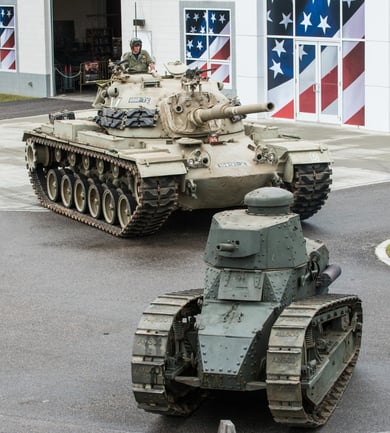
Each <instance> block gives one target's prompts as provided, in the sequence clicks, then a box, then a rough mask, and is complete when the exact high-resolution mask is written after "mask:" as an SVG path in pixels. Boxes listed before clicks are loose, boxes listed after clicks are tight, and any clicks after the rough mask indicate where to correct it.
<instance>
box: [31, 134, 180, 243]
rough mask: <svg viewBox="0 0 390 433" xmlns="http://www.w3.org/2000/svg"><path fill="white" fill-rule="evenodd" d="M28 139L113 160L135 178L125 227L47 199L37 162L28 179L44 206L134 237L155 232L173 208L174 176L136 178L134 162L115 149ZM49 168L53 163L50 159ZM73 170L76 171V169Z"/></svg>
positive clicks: (175, 183)
mask: <svg viewBox="0 0 390 433" xmlns="http://www.w3.org/2000/svg"><path fill="white" fill-rule="evenodd" d="M28 140H32V141H33V143H36V144H38V145H40V146H44V147H48V148H49V149H50V150H51V152H54V150H60V151H63V152H72V153H74V154H76V155H77V156H87V157H90V158H92V159H94V160H96V161H104V163H107V164H114V165H115V166H117V167H120V168H121V169H124V170H125V171H126V172H127V173H128V175H129V176H130V177H131V178H134V179H137V206H136V208H135V209H134V212H133V213H132V215H131V218H130V220H129V223H128V224H127V225H126V226H125V227H121V226H120V225H114V224H109V223H107V222H106V221H104V220H103V219H96V218H93V217H92V216H91V215H88V214H85V213H81V212H78V211H77V210H76V209H74V208H67V207H65V206H64V205H63V204H62V203H61V202H54V201H51V200H50V199H49V197H48V195H47V186H46V171H47V168H45V167H43V166H42V165H37V167H35V168H33V169H31V168H29V170H28V173H29V177H30V182H31V184H32V186H33V189H34V191H35V194H36V195H37V197H38V199H39V201H40V203H41V204H42V206H44V207H45V208H47V209H50V210H52V211H54V212H56V213H59V214H61V215H64V216H67V217H69V218H72V219H74V220H77V221H79V222H82V223H84V224H87V225H90V226H92V227H95V228H98V229H99V230H102V231H104V232H107V233H110V234H112V235H114V236H118V237H136V236H145V235H149V234H152V233H155V232H156V231H158V230H159V229H160V228H161V226H162V225H163V224H164V223H165V221H166V220H167V218H168V217H169V215H170V214H171V213H172V212H173V211H174V210H175V209H176V206H177V200H178V182H177V179H176V178H175V177H174V176H164V177H150V178H140V177H139V175H138V170H137V167H136V164H135V163H133V162H132V161H127V160H123V159H120V158H118V157H117V156H116V154H115V153H112V154H110V153H109V152H104V153H103V152H96V151H93V150H89V149H80V148H79V147H77V146H74V145H72V144H69V143H64V142H62V141H56V140H50V139H46V138H42V137H36V136H30V138H29V139H28ZM49 168H56V167H55V165H53V163H51V165H50V167H49ZM74 174H77V172H75V173H74Z"/></svg>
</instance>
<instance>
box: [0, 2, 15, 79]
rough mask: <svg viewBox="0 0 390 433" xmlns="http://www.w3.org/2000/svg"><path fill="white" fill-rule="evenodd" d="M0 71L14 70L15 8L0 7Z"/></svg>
mask: <svg viewBox="0 0 390 433" xmlns="http://www.w3.org/2000/svg"><path fill="white" fill-rule="evenodd" d="M0 70H2V71H15V70H16V48H15V8H14V7H13V6H0Z"/></svg>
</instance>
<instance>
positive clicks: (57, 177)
mask: <svg viewBox="0 0 390 433" xmlns="http://www.w3.org/2000/svg"><path fill="white" fill-rule="evenodd" d="M61 177H62V175H61V172H60V170H58V169H57V168H55V169H51V170H49V172H48V173H47V177H46V188H47V196H48V197H49V199H50V200H51V201H55V202H57V201H59V200H60V197H61V192H60V190H61Z"/></svg>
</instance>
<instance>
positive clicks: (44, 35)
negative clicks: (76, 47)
mask: <svg viewBox="0 0 390 433" xmlns="http://www.w3.org/2000/svg"><path fill="white" fill-rule="evenodd" d="M17 14H18V15H17V38H18V71H19V72H21V73H30V74H49V73H51V68H52V62H51V59H52V39H53V38H52V35H51V22H50V0H34V1H31V0H19V1H18V5H17Z"/></svg>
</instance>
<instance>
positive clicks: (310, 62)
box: [266, 0, 365, 125]
mask: <svg viewBox="0 0 390 433" xmlns="http://www.w3.org/2000/svg"><path fill="white" fill-rule="evenodd" d="M364 18H365V17H364V0H267V17H266V19H267V59H268V98H269V100H270V101H273V102H274V103H275V106H276V109H275V111H274V114H273V116H274V117H280V118H290V119H294V118H295V114H296V113H306V114H316V113H318V112H319V113H321V114H324V115H330V116H332V115H334V116H339V117H341V122H342V123H344V124H351V125H364V108H365V107H364V106H365V101H364V48H365V45H364V37H365V33H364V29H365V27H364ZM339 53H340V54H339Z"/></svg>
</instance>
